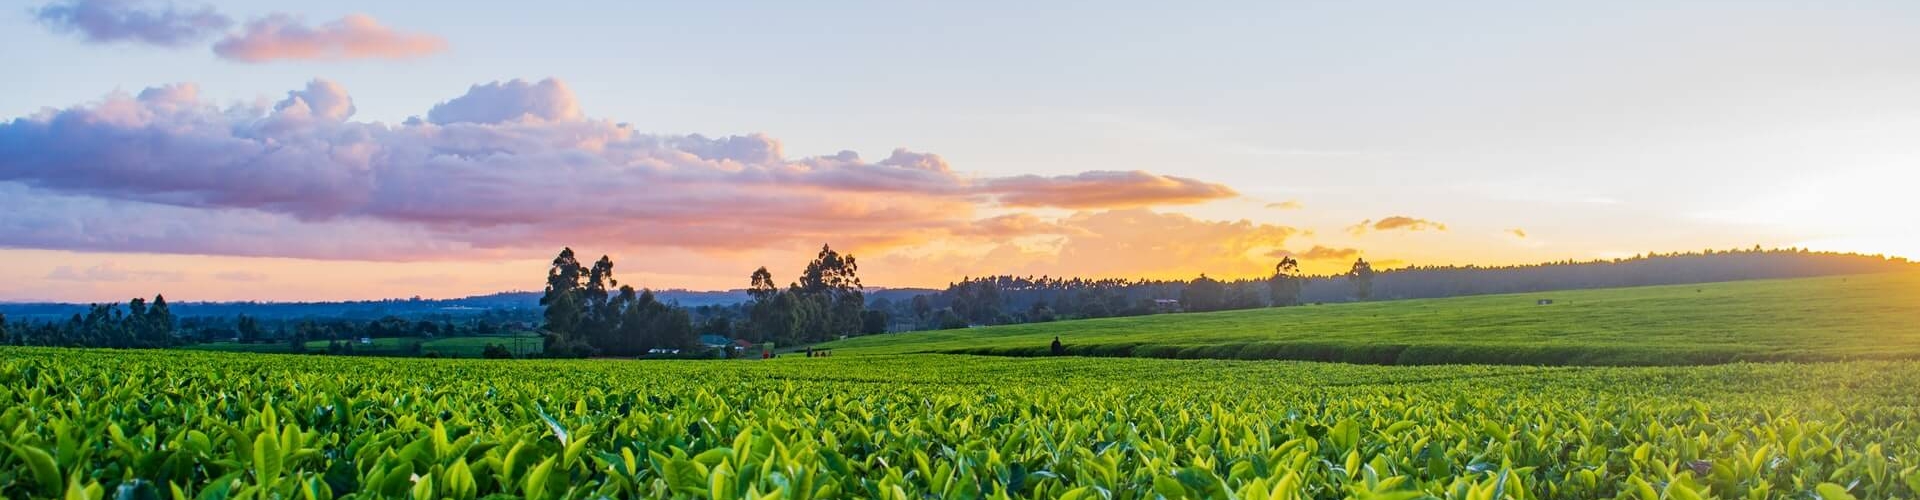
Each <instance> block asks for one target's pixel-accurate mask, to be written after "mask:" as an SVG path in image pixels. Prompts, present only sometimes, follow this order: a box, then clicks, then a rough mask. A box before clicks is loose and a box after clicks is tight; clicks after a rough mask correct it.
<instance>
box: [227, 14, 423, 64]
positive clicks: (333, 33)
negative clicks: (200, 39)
mask: <svg viewBox="0 0 1920 500" xmlns="http://www.w3.org/2000/svg"><path fill="white" fill-rule="evenodd" d="M446 49H447V41H446V40H445V39H443V38H440V37H437V36H433V35H423V34H414V33H403V32H400V31H396V30H394V29H393V28H389V27H387V26H384V25H381V24H380V22H379V21H377V20H375V19H374V18H373V17H372V16H368V15H366V14H349V15H347V16H346V17H342V18H340V19H338V20H335V21H332V22H328V23H326V24H321V25H319V26H312V27H309V26H307V25H306V24H305V22H303V21H302V20H301V19H300V18H299V17H296V16H292V15H288V14H271V15H268V16H266V17H262V18H259V19H255V20H253V21H249V22H248V23H247V25H246V28H245V29H244V30H242V31H241V32H239V33H234V34H230V35H228V36H227V37H226V38H223V39H221V40H220V41H219V42H216V43H214V44H213V53H214V54H215V55H218V56H220V57H221V58H223V59H227V60H232V61H239V62H247V63H262V62H269V61H279V60H345V59H412V58H416V57H422V56H426V55H430V54H433V53H436V52H440V51H443V50H446Z"/></svg>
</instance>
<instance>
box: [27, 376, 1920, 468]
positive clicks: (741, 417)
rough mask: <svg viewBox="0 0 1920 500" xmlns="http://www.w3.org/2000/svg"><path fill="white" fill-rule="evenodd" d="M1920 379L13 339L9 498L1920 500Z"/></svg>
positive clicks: (1905, 377)
mask: <svg viewBox="0 0 1920 500" xmlns="http://www.w3.org/2000/svg"><path fill="white" fill-rule="evenodd" d="M1915 386H1920V363H1915V362H1879V361H1864V362H1850V363H1819V364H1806V365H1798V364H1757V365H1756V364H1731V365H1720V366H1710V367H1640V368H1629V367H1597V368H1595V367H1587V368H1580V367H1561V368H1537V367H1499V366H1426V367H1381V366H1357V365H1337V364H1317V363H1291V362H1242V361H1217V360H1152V359H1092V358H1062V359H1014V358H979V357H961V356H943V355H909V356H861V357H840V358H813V359H808V358H781V359H777V360H772V361H605V360H596V361H525V360H446V359H441V360H431V359H398V358H342V357H313V356H283V355H265V354H243V353H212V352H187V351H177V350H175V351H98V350H68V349H37V348H0V407H5V408H6V410H5V411H4V412H0V440H3V441H4V443H0V444H4V446H0V496H4V497H8V498H22V497H27V496H30V495H31V496H60V495H62V494H64V492H66V491H68V490H70V489H71V490H74V491H75V492H76V493H81V494H82V496H81V497H82V498H84V497H87V496H86V495H85V494H84V493H85V492H86V491H89V490H91V491H95V492H101V494H105V492H116V491H124V492H130V493H133V494H138V493H140V492H142V491H146V492H155V493H157V494H160V495H167V496H169V497H171V496H174V495H178V496H180V497H185V498H196V497H197V498H229V497H231V498H255V497H256V496H255V495H258V496H259V497H271V496H274V495H277V496H278V497H280V498H335V497H341V496H344V495H346V494H348V493H349V492H359V493H361V494H363V495H365V496H412V497H414V498H456V499H472V498H477V497H482V496H487V495H490V494H507V495H516V496H525V497H527V498H535V499H544V498H593V497H597V496H598V495H603V494H604V495H607V496H611V497H614V498H635V497H643V496H644V497H653V498H668V497H675V498H710V497H711V498H735V497H746V496H749V495H750V496H751V497H752V498H762V497H763V496H764V495H777V497H779V498H803V499H804V498H887V499H900V500H906V499H909V498H913V499H918V498H936V497H937V498H977V497H994V498H1004V497H1035V498H1076V499H1090V498H1112V499H1123V500H1124V499H1151V498H1161V497H1164V498H1183V497H1190V498H1227V497H1228V496H1227V493H1228V492H1232V494H1233V495H1234V497H1235V498H1283V499H1284V498H1292V499H1304V498H1341V497H1348V496H1352V497H1360V498H1368V497H1377V498H1420V497H1425V498H1449V499H1452V498H1460V499H1468V498H1475V499H1477V498H1526V499H1561V498H1566V499H1574V498H1579V499H1585V498H1640V499H1646V500H1655V499H1658V498H1699V497H1701V496H1708V497H1711V496H1720V497H1743V498H1813V497H1812V496H1811V495H1813V494H1814V492H1818V494H1819V495H1820V498H1825V499H1838V498H1850V497H1858V498H1893V497H1906V498H1911V497H1913V496H1915V495H1917V494H1920V468H1916V467H1915V466H1914V464H1916V463H1920V426H1915V425H1913V423H1914V422H1916V421H1920V393H1916V392H1915V391H1913V390H1912V388H1913V387H1915ZM129 479H132V480H138V481H137V482H136V481H130V480H129ZM122 487H124V488H126V489H124V490H123V489H122ZM149 488H151V489H150V490H149ZM1843 491H1844V492H1845V495H1850V496H1843V495H1842V492H1843ZM308 495H311V496H310V497H309V496H308ZM1376 495H1378V496H1376ZM99 497H100V495H93V496H91V498H99ZM120 497H122V498H150V497H145V496H137V495H136V496H126V495H125V494H122V495H120Z"/></svg>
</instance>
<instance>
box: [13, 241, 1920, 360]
mask: <svg viewBox="0 0 1920 500" xmlns="http://www.w3.org/2000/svg"><path fill="white" fill-rule="evenodd" d="M1917 268H1920V266H1916V264H1915V263H1912V262H1908V261H1907V260H1905V259H1901V258H1887V257H1882V256H1877V255H1859V254H1848V253H1832V252H1812V251H1807V250H1801V249H1781V250H1763V249H1760V248H1758V247H1756V248H1753V249H1746V250H1728V251H1705V252H1689V253H1670V254H1647V255H1641V256H1635V257H1633V258H1624V259H1613V260H1595V261H1582V262H1576V261H1561V262H1551V263H1543V264H1534V265H1524V266H1500V267H1489V266H1440V267H1409V268H1403V269H1389V270H1380V271H1376V270H1374V269H1373V267H1372V265H1371V264H1370V263H1368V262H1366V261H1365V260H1356V261H1355V262H1354V263H1353V265H1352V266H1351V267H1350V268H1349V270H1348V271H1347V272H1346V273H1342V274H1338V275H1332V276H1309V275H1305V274H1303V273H1301V272H1300V269H1299V265H1298V262H1295V261H1293V260H1292V259H1290V258H1289V259H1283V260H1281V261H1280V262H1278V263H1276V265H1275V268H1274V273H1273V274H1272V275H1271V276H1268V277H1265V278H1260V279H1235V280H1230V281H1222V280H1216V279H1213V278H1210V277H1207V276H1204V275H1202V276H1199V277H1196V278H1195V279H1193V280H1185V281H1182V280H1127V279H1086V278H1058V277H1048V276H1041V277H1032V276H1027V277H1016V276H991V277H982V278H966V279H963V280H961V281H958V282H955V283H951V284H949V285H948V286H947V287H946V288H945V289H943V290H914V289H891V290H873V291H868V290H866V289H865V288H864V286H863V285H862V284H861V283H860V280H859V278H858V276H857V271H858V265H857V264H856V261H855V260H854V257H853V256H852V255H841V254H839V253H837V252H834V251H833V250H832V249H831V248H830V247H825V246H823V247H822V248H821V251H820V254H819V255H818V256H817V257H816V258H815V259H814V261H813V262H812V263H810V264H809V265H808V267H807V268H806V269H804V270H802V271H801V273H800V274H799V276H798V279H797V280H795V281H794V282H793V283H791V284H789V285H787V286H784V287H782V286H779V285H777V284H775V281H774V279H773V276H772V274H771V273H769V272H767V270H766V269H765V268H761V269H758V270H756V271H755V272H754V273H752V274H751V275H750V276H748V279H747V280H746V281H748V285H749V288H747V289H744V290H735V291H727V292H686V291H679V290H668V291H659V292H656V291H651V290H644V289H638V290H637V289H634V288H632V287H630V286H620V287H618V288H617V289H616V288H615V287H616V286H618V284H617V283H616V282H614V281H613V279H612V278H613V275H612V261H611V260H608V259H606V258H605V257H602V258H601V260H600V261H599V262H595V263H594V264H593V265H591V266H589V265H587V264H585V263H582V262H580V261H578V260H574V259H573V258H572V251H571V250H566V251H563V252H562V254H561V256H560V257H558V258H556V259H555V263H554V266H553V268H552V269H550V270H549V273H548V276H547V281H548V286H547V287H546V290H544V291H542V292H509V293H503V294H495V295H489V296H481V297H471V298H467V299H453V300H441V301H434V300H392V301H363V302H339V303H286V304H278V303H250V302H242V303H217V304H215V303H187V304H174V305H168V304H167V302H166V300H165V299H164V298H162V297H158V296H156V297H155V298H154V299H153V300H152V301H151V302H149V301H147V300H145V299H134V300H131V301H129V302H127V303H125V304H93V305H71V304H0V341H4V342H5V343H7V344H14V345H55V346H89V347H122V348H124V347H169V346H179V345H186V344H195V343H203V342H216V341H237V342H240V343H286V344H288V345H289V346H295V347H294V350H296V351H302V350H305V347H304V343H305V342H307V341H318V340H340V341H346V340H349V339H358V338H385V337H411V338H446V337H464V336H480V337H496V336H501V335H508V336H511V335H515V334H518V333H522V332H529V331H533V332H539V333H541V334H542V335H543V336H544V337H545V338H546V339H547V340H546V342H545V348H546V351H547V355H549V356H589V355H612V356H641V355H649V354H650V353H663V352H664V353H681V352H683V351H687V350H690V349H691V350H695V351H698V350H701V349H706V348H707V347H706V346H705V345H704V344H703V342H702V341H701V339H703V338H724V339H738V340H742V341H746V342H752V343H766V342H771V343H775V344H778V345H799V344H809V343H814V342H820V341H825V340H831V339H835V338H840V337H843V336H853V335H867V334H875V333H881V332H901V331H912V330H930V329H950V328H965V327H969V326H978V325H999V324H1013V323H1029V322H1046V321H1056V320H1065V319H1083V318H1103V317H1115V316H1138V315H1147V314H1162V313H1176V312H1199V311H1216V310H1229V309H1249V308H1260V307H1284V306H1291V305H1299V304H1310V303H1326V302H1349V301H1361V300H1393V299H1413V298H1435V297H1452V296H1461V295H1478V294H1492V293H1521V292H1540V291H1552V290H1572V289H1586V288H1614V287H1628V286H1645V285H1665V284H1683V283H1705V282H1716V281H1734V280H1747V279H1773V278H1798V277H1811V276H1828V275H1840V274H1859V273H1872V272H1886V271H1900V270H1914V269H1917ZM682 299H691V302H693V303H685V302H682ZM9 315H12V317H13V319H12V320H9V319H8V316H9ZM329 349H330V350H333V349H334V347H333V346H331V345H329ZM347 349H350V347H347V344H342V348H341V349H339V350H343V351H344V350H347ZM723 351H724V350H723ZM688 352H691V351H688Z"/></svg>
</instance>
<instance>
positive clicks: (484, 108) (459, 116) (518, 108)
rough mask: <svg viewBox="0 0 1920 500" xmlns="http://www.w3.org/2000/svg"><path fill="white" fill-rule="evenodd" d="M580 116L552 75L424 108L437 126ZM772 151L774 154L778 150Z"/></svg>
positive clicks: (476, 90) (482, 88)
mask: <svg viewBox="0 0 1920 500" xmlns="http://www.w3.org/2000/svg"><path fill="white" fill-rule="evenodd" d="M579 119H580V103H579V102H578V101H576V100H574V97H573V90H572V89H569V88H567V84H566V83H562V82H561V81H560V80H556V79H553V78H548V79H545V80H540V81H539V82H538V83H527V81H525V80H520V79H514V80H511V81H508V82H505V83H502V82H493V83H487V84H482V85H474V86H473V87H470V88H468V89H467V93H466V95H462V96H460V97H456V98H454V99H453V100H450V101H447V102H443V103H440V104H436V105H434V106H433V109H432V110H429V111H427V121H430V122H433V123H436V124H440V125H446V124H450V123H501V122H509V121H519V120H544V121H564V120H579ZM724 147H725V146H724V145H723V146H722V149H724ZM773 153H775V154H776V155H777V154H778V153H779V151H778V149H777V148H776V149H775V150H774V151H773ZM761 158H765V157H764V156H763V157H761Z"/></svg>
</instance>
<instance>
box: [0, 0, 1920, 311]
mask: <svg viewBox="0 0 1920 500" xmlns="http://www.w3.org/2000/svg"><path fill="white" fill-rule="evenodd" d="M1658 5H1662V4H1651V3H1650V4H1647V5H1645V6H1644V7H1646V8H1645V9H1641V10H1645V11H1646V12H1637V11H1635V10H1634V9H1621V8H1619V7H1617V6H1592V7H1591V8H1590V9H1591V10H1589V8H1576V7H1572V6H1552V7H1549V6H1542V5H1532V4H1518V5H1513V4H1492V3H1488V4H1478V5H1473V6H1470V7H1468V6H1452V7H1446V6H1438V5H1425V4H1404V5H1400V6H1399V8H1397V9H1394V10H1393V11H1391V12H1390V13H1383V12H1374V11H1370V10H1368V9H1365V8H1362V7H1358V6H1346V5H1340V4H1297V5H1269V4H1266V3H1243V4H1236V5H1231V6H1227V5H1213V6H1182V7H1176V6H1169V5H1159V4H1150V3H1138V4H1115V5H1111V6H1109V7H1108V8H1107V9H1102V10H1103V12H1102V13H1101V15H1099V16H1093V17H1086V12H1084V11H1082V10H1080V9H1075V8H1072V7H1066V6H1026V5H1023V6H1020V7H1018V8H1019V9H1020V10H1021V15H1019V16H1004V15H999V14H998V12H999V10H1000V9H1011V8H1014V7H1012V6H1010V5H1009V6H1000V7H993V6H986V5H932V4H929V5H892V4H882V5H872V6H868V7H867V9H871V10H875V11H877V12H869V13H867V14H869V15H874V16H881V17H882V18H890V19H914V20H918V21H916V22H915V23H903V24H899V25H894V24H887V23H878V24H877V25H863V26H860V27H857V28H848V29H846V30H845V31H843V32H839V33H835V34H830V35H829V34H820V33H817V32H815V30H813V29H811V28H809V26H822V25H826V23H827V21H828V20H832V19H835V18H836V17H837V16H838V15H839V14H842V13H844V12H839V11H836V9H835V8H831V7H815V6H806V7H802V6H798V5H786V4H769V5H764V6H761V7H760V8H756V9H745V10H742V9H738V8H723V7H720V6H706V5H676V6H652V7H635V6H630V5H626V4H604V5H596V6H593V7H591V8H589V7H585V6H576V5H560V6H546V7H545V8H546V9H547V10H543V11H529V10H528V9H519V8H512V7H510V6H507V5H485V4H481V5H473V6H470V7H463V8H462V12H461V14H460V15H461V17H462V18H463V19H462V21H461V22H458V23H453V22H449V21H446V20H444V18H443V15H442V13H440V12H436V11H435V8H434V7H431V6H428V5H426V4H420V5H412V4H408V5H389V4H383V3H378V2H345V3H343V4H339V5H333V4H327V5H321V4H302V3H295V2H278V3H275V4H273V5H262V4H258V3H253V2H237V1H235V2H214V3H211V4H207V5H201V4H199V3H177V4H168V3H166V2H137V1H129V2H110V1H101V0H62V1H58V2H51V1H50V2H47V3H45V4H44V6H39V5H36V6H35V7H34V8H33V9H31V11H30V12H25V13H22V12H19V11H18V9H16V10H15V11H14V12H11V13H6V14H0V47H4V48H0V57H3V58H4V59H0V61H4V62H5V63H6V64H7V66H8V67H13V68H23V69H24V72H25V73H27V74H29V75H30V76H31V78H26V79H22V80H20V81H16V82H14V83H12V84H11V86H10V87H9V90H10V91H9V92H4V93H0V301H74V302H90V301H101V302H104V301H120V300H124V299H126V298H128V297H133V296H152V295H153V294H155V293H164V294H166V295H167V297H168V298H169V300H176V301H230V300H345V299H378V298H394V297H411V296H423V297H432V298H445V297H460V296H467V295H479V294H486V293H492V292H498V291H508V290H537V289H538V288H539V287H540V286H541V285H542V281H541V277H542V275H543V274H544V272H545V269H546V263H547V262H548V261H549V260H551V259H552V258H553V255H554V254H555V253H556V252H558V251H559V250H560V249H561V248H562V247H571V248H573V249H575V250H577V251H579V252H580V253H581V254H583V255H589V256H593V257H598V256H600V255H603V254H605V255H609V256H611V257H612V258H613V259H614V261H615V262H616V263H617V264H618V267H617V273H618V275H619V277H620V280H621V281H622V283H628V284H633V285H635V286H642V287H649V288H656V289H664V288H682V289H695V290H724V289H737V288H744V287H745V286H746V285H747V284H748V274H749V273H751V272H752V271H753V270H754V269H755V268H757V267H760V266H766V267H767V268H768V269H769V270H771V271H772V272H773V274H774V276H775V278H776V279H777V280H780V281H782V282H785V281H788V280H792V279H793V278H794V275H795V274H796V273H797V272H798V271H799V270H800V269H801V268H802V267H803V266H804V265H805V263H806V261H807V260H808V259H810V258H811V257H812V256H813V253H814V252H815V251H817V250H818V249H819V247H820V246H821V245H822V244H831V245H833V247H834V248H835V249H838V250H840V251H842V252H847V253H851V254H853V255H855V256H857V257H858V258H859V263H860V276H861V277H862V278H863V280H864V282H865V283H866V284H867V285H868V286H878V287H941V286H945V285H946V284H947V283H949V282H953V281H957V280H960V279H962V278H963V277H967V276H982V275H996V274H1013V275H1035V276H1039V275H1050V276H1081V277H1112V278H1150V279H1190V278H1193V277H1195V276H1199V275H1201V274H1206V275H1208V276H1213V277H1222V278H1240V277H1259V276H1264V275H1266V274H1269V273H1271V272H1272V269H1273V266H1274V264H1275V262H1276V261H1278V260H1279V259H1280V258H1282V257H1292V258H1297V259H1300V260H1301V261H1302V263H1303V266H1304V268H1305V269H1306V271H1307V272H1309V273H1312V274H1334V273H1338V272H1341V271H1344V270H1345V269H1346V268H1347V266H1348V265H1350V264H1351V263H1352V262H1353V261H1354V260H1355V259H1356V258H1365V259H1367V260H1369V261H1373V262H1375V263H1376V265H1377V266H1378V267H1382V268H1392V267H1403V266H1413V265H1517V264H1531V263H1539V262H1549V261H1562V260H1569V259H1571V260H1591V259H1608V258H1618V257H1624V256H1632V255H1636V254H1643V253H1647V252H1660V253H1668V252H1689V251H1700V250H1705V249H1735V248H1741V249H1744V248H1751V247H1753V246H1755V245H1759V246H1762V247H1767V248H1788V247H1794V248H1809V249H1814V250H1822V251H1839V252H1859V253H1866V254H1884V255H1889V256H1898V257H1904V258H1920V202H1916V201H1915V200H1914V199H1913V196H1914V191H1915V189H1920V188H1916V186H1920V168H1917V167H1916V166H1915V165H1916V162H1920V141H1915V140H1914V139H1915V138H1916V137H1920V93H1915V92H1913V91H1912V89H1914V88H1920V86H1916V84H1920V59H1917V58H1914V57H1913V56H1912V55H1911V54H1912V53H1913V51H1911V50H1908V48H1911V47H1916V46H1920V5H1914V4H1905V3H1896V2H1887V3H1865V4H1861V5H1859V6H1858V7H1859V8H1856V9H1820V8H1817V7H1812V6H1805V5H1801V4H1797V3H1792V2H1778V3H1769V2H1761V3H1754V4H1751V5H1742V6H1741V8H1740V9H1738V10H1737V11H1735V10H1733V9H1732V7H1730V6H1719V7H1715V6H1692V7H1673V6H1668V7H1669V8H1656V7H1655V6H1658ZM623 9H634V10H631V11H627V10H623ZM841 10H844V9H841ZM1496 11H1497V12H1501V13H1504V14H1506V15H1491V14H1488V13H1490V12H1496ZM1654 11H1658V12H1654ZM589 12H591V14H589ZM132 14H139V15H132ZM1708 20H1710V21H1708ZM509 26H513V27H521V26H524V27H525V29H514V30H508V29H507V27H509ZM1143 30H1148V31H1150V32H1154V33H1162V34H1164V35H1163V36H1149V37H1145V39H1142V38H1141V37H1139V36H1138V35H1139V34H1140V33H1143V32H1148V31H1143ZM1380 31H1392V32H1395V33H1399V34H1400V36H1398V37H1397V38H1398V39H1401V40H1421V42H1420V43H1418V44H1402V43H1387V42H1383V41H1380V40H1377V39H1375V37H1373V36H1372V35H1371V33H1377V32H1380Z"/></svg>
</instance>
